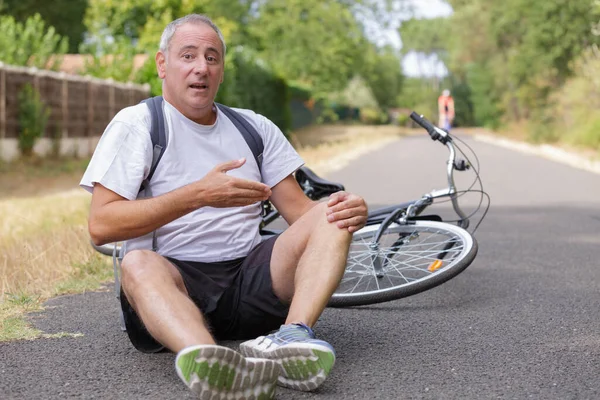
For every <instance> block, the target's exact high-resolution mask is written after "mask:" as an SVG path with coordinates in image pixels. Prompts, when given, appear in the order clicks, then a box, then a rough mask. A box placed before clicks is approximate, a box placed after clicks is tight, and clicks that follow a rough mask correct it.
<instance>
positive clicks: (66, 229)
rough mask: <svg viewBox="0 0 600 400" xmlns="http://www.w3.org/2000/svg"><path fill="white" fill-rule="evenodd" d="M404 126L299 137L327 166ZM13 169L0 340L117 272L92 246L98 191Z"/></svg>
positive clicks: (310, 158) (70, 175)
mask: <svg viewBox="0 0 600 400" xmlns="http://www.w3.org/2000/svg"><path fill="white" fill-rule="evenodd" d="M405 133H406V132H403V131H402V130H401V129H400V128H397V127H391V126H387V127H386V126H377V127H364V126H351V127H343V126H335V127H327V126H325V127H318V128H317V129H312V130H310V131H304V132H299V133H298V134H296V135H294V136H293V137H292V143H294V145H295V147H296V148H297V150H298V152H299V153H300V155H301V156H302V157H303V158H304V160H305V161H306V164H307V165H308V166H309V167H311V168H312V169H314V170H315V172H317V173H320V174H326V173H328V172H331V171H333V170H336V169H339V168H341V167H343V166H344V165H346V164H347V163H348V162H350V161H351V160H352V159H354V158H356V157H358V156H360V155H362V154H364V153H366V152H368V151H372V150H374V149H375V148H377V147H381V146H383V145H385V144H386V143H389V142H390V141H392V140H395V139H397V138H398V137H399V136H400V135H402V134H405ZM79 168H81V167H79V166H78V167H77V168H76V169H79ZM33 171H35V169H33ZM11 173H12V176H13V178H14V179H13V180H10V179H9V178H8V177H9V175H10V173H9V174H4V176H3V179H4V182H2V183H5V184H6V185H5V186H3V187H4V188H7V187H14V188H16V189H15V191H14V193H12V194H14V195H15V196H19V197H14V196H11V193H10V192H7V191H5V192H4V193H3V196H0V341H5V340H14V339H24V338H36V337H40V336H43V334H42V333H41V332H39V331H37V330H35V329H32V328H31V327H30V326H29V325H28V324H27V323H26V322H25V320H24V319H23V316H24V315H25V314H26V313H27V312H31V311H35V310H39V309H40V308H41V305H42V304H43V302H44V301H45V300H47V299H48V298H50V297H53V296H56V295H59V294H65V293H80V292H83V291H86V290H93V289H97V288H99V287H100V285H101V283H103V282H107V281H109V280H110V279H111V278H112V266H111V262H110V259H109V257H105V256H101V255H99V254H97V253H95V251H94V250H93V249H92V247H91V246H90V242H89V236H88V233H87V214H88V210H89V204H90V198H91V196H90V195H89V194H87V193H86V192H84V191H83V190H82V189H74V190H68V191H63V192H60V193H55V191H56V190H57V188H56V187H47V186H46V187H47V192H48V193H53V194H47V195H40V190H41V189H40V188H41V187H43V186H44V185H45V184H47V182H48V178H49V176H48V174H47V173H42V174H39V175H37V176H38V179H36V177H35V176H36V174H35V173H31V174H27V179H26V182H25V183H24V185H20V184H19V180H21V179H23V174H22V173H21V172H19V173H17V172H11ZM61 176H62V177H63V178H64V179H63V181H60V180H61V178H60V177H61ZM80 176H81V175H80V174H78V173H77V171H73V170H68V171H64V173H61V172H60V171H57V172H55V173H53V174H52V177H53V179H55V180H58V181H60V184H59V187H63V188H65V187H67V188H68V187H76V185H77V181H78V179H79V177H80ZM21 182H24V181H21ZM25 186H28V187H30V189H29V190H30V191H28V190H26V189H25V188H24V187H25Z"/></svg>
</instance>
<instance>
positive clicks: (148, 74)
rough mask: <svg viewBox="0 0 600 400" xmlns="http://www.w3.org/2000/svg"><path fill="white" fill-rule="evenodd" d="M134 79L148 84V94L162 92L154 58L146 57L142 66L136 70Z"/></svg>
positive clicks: (159, 93) (156, 94) (152, 94)
mask: <svg viewBox="0 0 600 400" xmlns="http://www.w3.org/2000/svg"><path fill="white" fill-rule="evenodd" d="M134 80H135V82H137V83H147V84H149V85H150V96H160V95H161V94H162V79H160V78H159V77H158V71H157V70H156V62H155V60H154V58H152V57H148V59H147V60H146V62H145V63H144V65H143V66H142V68H140V70H139V71H138V72H137V74H136V76H135V79H134Z"/></svg>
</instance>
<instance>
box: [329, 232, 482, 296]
mask: <svg viewBox="0 0 600 400" xmlns="http://www.w3.org/2000/svg"><path fill="white" fill-rule="evenodd" d="M379 226H380V225H379V224H376V225H371V226H366V227H364V228H363V229H361V230H360V231H358V232H356V233H355V234H354V236H353V238H352V244H351V246H350V252H349V254H348V263H347V265H346V271H345V272H344V276H343V278H342V280H341V282H340V285H339V286H338V288H337V290H336V292H335V293H334V294H333V296H332V298H331V299H330V301H329V303H328V306H330V307H346V306H357V305H365V304H374V303H381V302H385V301H390V300H396V299H400V298H402V297H406V296H411V295H413V294H417V293H420V292H423V291H425V290H428V289H431V288H433V287H435V286H438V285H440V284H442V283H444V282H446V281H447V280H449V279H451V278H453V277H455V276H456V275H458V274H459V273H460V272H462V271H463V270H464V269H465V268H467V267H468V266H469V264H471V262H472V261H473V259H474V258H475V256H476V254H477V242H476V241H475V239H474V238H473V237H472V236H471V234H470V233H469V232H467V231H466V230H464V229H462V228H460V227H458V226H456V225H452V224H449V223H443V222H435V221H416V222H415V223H414V224H408V225H398V224H392V225H390V226H389V227H388V228H387V229H386V230H385V231H384V232H383V235H382V236H381V239H380V241H379V245H378V247H379V248H378V249H375V248H374V247H373V241H374V238H375V235H376V234H377V231H378V229H379Z"/></svg>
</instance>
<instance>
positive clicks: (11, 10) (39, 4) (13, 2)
mask: <svg viewBox="0 0 600 400" xmlns="http://www.w3.org/2000/svg"><path fill="white" fill-rule="evenodd" d="M87 4H88V0H52V1H48V0H0V13H1V14H5V15H11V16H13V17H14V18H15V20H16V21H18V22H22V23H23V22H25V21H26V20H27V19H28V18H29V17H33V16H34V15H35V14H40V16H41V18H42V19H43V20H44V21H45V22H46V23H47V24H48V25H50V26H53V27H54V28H55V30H56V33H57V34H58V35H61V36H63V37H66V38H68V40H69V48H68V52H70V53H77V51H78V49H79V44H80V43H81V42H82V41H83V33H84V32H85V25H84V24H83V16H84V14H85V10H86V8H87Z"/></svg>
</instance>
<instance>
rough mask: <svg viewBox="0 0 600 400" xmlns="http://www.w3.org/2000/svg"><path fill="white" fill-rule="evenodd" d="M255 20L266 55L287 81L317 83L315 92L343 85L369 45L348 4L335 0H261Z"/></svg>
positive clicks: (252, 25) (262, 52) (255, 34)
mask: <svg viewBox="0 0 600 400" xmlns="http://www.w3.org/2000/svg"><path fill="white" fill-rule="evenodd" d="M257 15H258V16H257V18H255V19H252V20H251V21H250V23H249V32H250V34H251V35H252V36H253V37H254V38H255V39H256V43H257V49H258V50H259V53H260V55H261V57H262V58H263V59H264V60H265V61H266V62H267V63H268V64H269V65H271V66H272V67H273V68H274V70H275V71H276V72H277V73H279V74H281V75H282V76H283V77H284V78H285V79H287V80H298V81H302V82H306V83H308V84H310V85H311V87H312V88H313V90H314V93H315V95H317V96H320V95H322V94H326V93H328V92H331V91H337V90H341V89H343V88H344V87H345V86H346V84H347V82H348V80H349V79H350V78H351V77H352V76H353V75H354V72H355V69H356V66H357V65H358V63H359V60H360V58H361V55H362V51H363V49H364V44H365V42H364V41H363V33H362V31H361V27H360V25H359V23H358V22H357V21H356V19H355V18H354V16H353V14H352V13H351V11H350V8H349V7H348V6H344V5H343V4H341V3H339V2H338V1H335V0H270V1H265V2H260V8H259V9H258V13H257Z"/></svg>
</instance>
